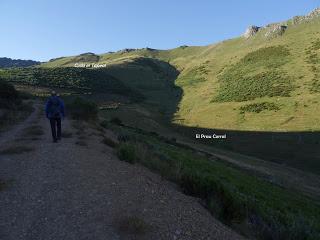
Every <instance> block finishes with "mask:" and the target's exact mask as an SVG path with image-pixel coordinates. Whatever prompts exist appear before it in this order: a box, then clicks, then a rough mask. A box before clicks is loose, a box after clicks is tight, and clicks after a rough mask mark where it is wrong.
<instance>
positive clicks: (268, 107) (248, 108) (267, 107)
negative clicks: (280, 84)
mask: <svg viewBox="0 0 320 240" xmlns="http://www.w3.org/2000/svg"><path fill="white" fill-rule="evenodd" d="M278 110H280V107H279V106H278V105H276V104H274V103H270V102H262V103H252V104H248V105H244V106H242V107H240V113H245V112H252V113H260V112H262V111H278Z"/></svg>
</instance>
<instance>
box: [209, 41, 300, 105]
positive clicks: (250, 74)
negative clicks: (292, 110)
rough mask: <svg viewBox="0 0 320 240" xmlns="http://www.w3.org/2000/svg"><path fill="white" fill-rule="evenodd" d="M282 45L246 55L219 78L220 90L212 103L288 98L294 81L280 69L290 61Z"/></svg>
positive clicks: (287, 51)
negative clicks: (277, 97)
mask: <svg viewBox="0 0 320 240" xmlns="http://www.w3.org/2000/svg"><path fill="white" fill-rule="evenodd" d="M289 56H290V52H289V50H288V49H287V48H285V47H283V46H277V47H267V48H262V49H259V50H257V51H255V52H252V53H249V54H247V55H246V56H245V57H244V58H242V59H241V60H240V61H239V62H238V63H236V64H234V65H232V66H231V67H229V68H227V69H226V70H224V71H223V72H222V73H221V74H220V75H219V76H218V78H219V81H220V90H219V93H218V95H217V96H216V97H215V98H214V99H213V100H212V101H213V102H230V101H236V102H242V101H248V100H254V99H256V98H261V97H275V96H282V97H289V96H290V93H291V91H293V90H294V89H295V87H294V85H293V79H292V78H291V77H289V76H288V75H287V74H286V73H285V72H283V71H281V70H279V67H280V66H282V65H284V64H285V63H287V62H288V61H289Z"/></svg>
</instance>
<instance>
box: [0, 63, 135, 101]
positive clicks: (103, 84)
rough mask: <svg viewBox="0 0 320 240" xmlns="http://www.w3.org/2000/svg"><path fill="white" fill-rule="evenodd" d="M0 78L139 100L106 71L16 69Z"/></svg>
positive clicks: (16, 82)
mask: <svg viewBox="0 0 320 240" xmlns="http://www.w3.org/2000/svg"><path fill="white" fill-rule="evenodd" d="M0 77H1V78H3V79H5V80H7V81H9V82H11V83H15V84H25V85H31V86H38V87H51V88H68V89H74V90H78V91H79V92H82V93H90V92H95V93H99V92H104V93H106V92H112V93H117V94H124V95H127V96H130V97H136V98H139V97H141V96H139V95H138V93H133V92H132V90H131V89H130V88H129V87H127V86H125V85H124V84H123V83H122V82H121V81H120V80H119V79H117V78H115V77H113V76H111V75H110V74H107V73H106V72H105V71H98V70H91V69H83V68H51V69H45V68H16V69H6V70H1V71H0Z"/></svg>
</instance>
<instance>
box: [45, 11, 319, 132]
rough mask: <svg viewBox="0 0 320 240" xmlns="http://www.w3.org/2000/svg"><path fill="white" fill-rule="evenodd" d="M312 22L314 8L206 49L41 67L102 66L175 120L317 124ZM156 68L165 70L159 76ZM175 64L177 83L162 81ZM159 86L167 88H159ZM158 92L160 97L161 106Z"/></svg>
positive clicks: (291, 126) (276, 126) (223, 124)
mask: <svg viewBox="0 0 320 240" xmlns="http://www.w3.org/2000/svg"><path fill="white" fill-rule="evenodd" d="M281 26H286V27H281ZM319 27H320V18H319V10H315V11H314V12H313V13H311V14H310V15H308V16H305V17H295V18H293V19H291V20H289V21H287V22H283V23H279V24H270V25H268V26H266V27H263V28H260V30H259V31H258V32H257V33H255V34H252V36H250V37H248V38H246V37H239V38H236V39H231V40H227V41H223V42H221V43H218V44H214V45H209V46H205V47H188V46H181V47H179V48H176V49H172V50H155V49H149V48H146V49H126V50H122V51H119V52H116V53H107V54H102V55H99V56H97V55H90V56H89V57H88V56H86V58H85V57H84V56H75V57H65V58H60V59H57V60H53V61H50V62H47V63H44V64H42V65H41V67H43V68H50V67H72V66H74V65H75V64H76V63H79V62H81V63H98V64H106V68H105V71H107V72H108V73H110V74H111V75H113V76H115V77H116V78H118V79H120V80H121V81H122V82H123V83H124V85H126V86H130V87H133V88H135V89H136V90H137V91H140V92H142V93H143V94H144V95H145V96H146V97H147V99H149V100H150V101H149V102H152V103H153V104H155V105H157V104H158V105H160V106H162V108H170V109H177V111H176V112H175V114H174V116H173V117H172V122H174V123H177V124H182V125H186V126H197V127H203V128H216V129H234V130H260V131H271V130H272V131H297V130H298V131H300V130H301V131H303V130H319V129H320V121H319V120H320V117H319V116H320V115H318V114H314V113H315V112H319V110H320V106H319V101H320V94H319V91H320V79H319V76H320V75H319V74H320V67H319V62H320V52H319V49H320V31H319ZM93 58H94V59H93ZM158 66H159V67H160V69H161V70H160V71H162V72H163V73H164V74H159V71H158V70H159V69H157V68H158ZM174 68H175V69H176V70H177V71H179V72H180V74H179V75H178V77H177V78H176V80H175V85H176V87H174V86H173V85H172V84H171V85H170V84H169V85H166V81H169V82H171V81H173V78H175V76H177V74H176V73H174V70H173V69H174ZM146 69H147V70H146ZM157 71H158V72H157ZM166 72H167V73H166ZM164 85H166V86H170V87H160V86H164ZM179 89H180V92H179ZM168 91H169V92H170V91H171V92H172V93H168ZM182 93H183V94H182ZM180 94H181V96H180ZM163 96H167V98H165V99H166V100H168V101H166V102H167V103H166V104H163V101H162V100H163V99H164V97H163ZM168 96H170V97H168ZM180 97H181V99H179V98H180ZM175 98H177V99H175ZM151 99H152V100H151Z"/></svg>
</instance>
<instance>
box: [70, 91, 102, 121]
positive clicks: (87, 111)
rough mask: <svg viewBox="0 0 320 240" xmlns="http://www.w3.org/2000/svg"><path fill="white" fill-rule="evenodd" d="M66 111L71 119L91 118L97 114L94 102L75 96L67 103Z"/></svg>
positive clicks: (94, 117)
mask: <svg viewBox="0 0 320 240" xmlns="http://www.w3.org/2000/svg"><path fill="white" fill-rule="evenodd" d="M67 111H68V112H69V113H70V115H71V117H72V118H73V119H80V120H92V119H96V118H97V115H98V106H97V104H96V103H94V102H92V101H89V100H86V99H84V98H80V97H77V98H75V99H74V100H73V101H72V102H71V103H69V104H68V105H67Z"/></svg>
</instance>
